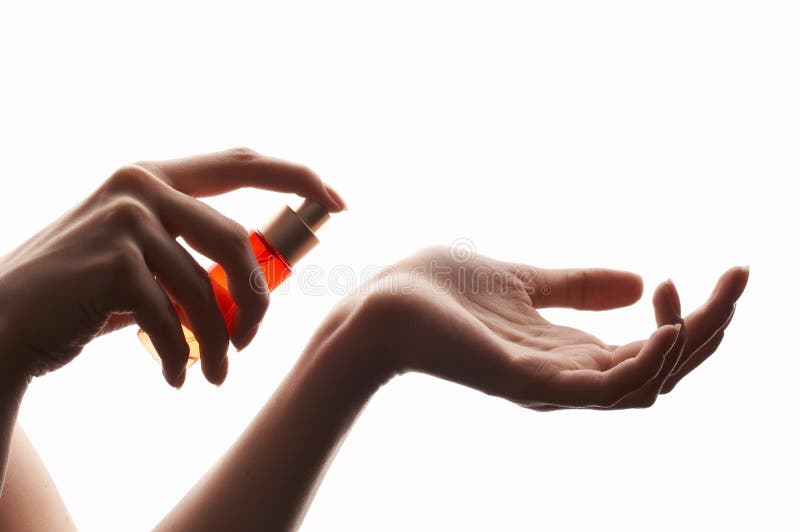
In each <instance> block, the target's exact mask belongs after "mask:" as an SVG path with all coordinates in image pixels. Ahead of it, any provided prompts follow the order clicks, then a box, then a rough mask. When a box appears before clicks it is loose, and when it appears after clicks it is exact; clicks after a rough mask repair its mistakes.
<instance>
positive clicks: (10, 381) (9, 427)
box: [0, 346, 28, 494]
mask: <svg viewBox="0 0 800 532" xmlns="http://www.w3.org/2000/svg"><path fill="white" fill-rule="evenodd" d="M4 356H7V353H4V352H2V347H1V346H0V494H2V492H3V486H4V484H5V477H6V465H7V463H8V453H9V449H10V448H11V435H12V434H13V432H14V425H15V424H16V422H17V412H19V406H20V404H21V403H22V397H23V396H24V395H25V391H26V390H27V389H28V380H27V379H26V378H24V377H22V376H20V375H18V373H17V372H16V371H14V369H13V367H11V366H10V365H9V364H6V363H5V362H6V359H4V358H3V357H4Z"/></svg>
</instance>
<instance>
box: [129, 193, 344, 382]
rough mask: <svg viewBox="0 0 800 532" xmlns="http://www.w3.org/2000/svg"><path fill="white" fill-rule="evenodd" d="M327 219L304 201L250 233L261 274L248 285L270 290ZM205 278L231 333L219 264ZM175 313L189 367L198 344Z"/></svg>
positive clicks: (232, 308) (232, 307)
mask: <svg viewBox="0 0 800 532" xmlns="http://www.w3.org/2000/svg"><path fill="white" fill-rule="evenodd" d="M329 218H330V214H329V213H328V211H326V210H325V208H324V207H322V205H320V204H319V203H316V202H315V201H312V200H308V199H307V200H304V201H303V203H302V204H300V207H298V208H297V209H296V210H292V209H290V208H289V207H284V208H283V209H281V210H280V211H279V212H278V214H277V215H275V217H274V218H273V219H272V220H271V221H269V222H267V223H266V224H265V225H264V226H263V227H262V228H261V229H260V230H255V231H253V232H251V233H250V245H251V246H252V248H253V251H254V252H255V254H256V259H257V260H258V265H259V267H260V268H261V273H262V274H263V278H262V279H258V278H253V277H251V282H253V281H255V282H254V285H255V286H253V288H254V289H264V288H265V287H266V288H267V289H269V290H270V291H272V290H274V289H275V287H277V286H278V285H280V284H281V283H282V282H283V281H284V280H285V279H286V278H287V277H289V275H290V274H291V273H292V268H293V267H294V266H295V264H297V261H299V260H300V259H301V258H302V257H303V256H304V255H305V254H306V253H308V252H309V251H310V250H311V249H312V248H313V247H314V246H316V245H317V243H319V240H318V239H317V236H316V234H315V233H316V231H317V230H318V229H319V228H320V227H321V226H322V224H324V223H325V222H326V221H327V220H328V219H329ZM208 276H209V278H210V279H211V286H212V287H213V289H214V295H215V296H216V299H217V304H218V305H219V308H220V310H221V311H222V317H223V318H224V319H225V325H226V326H227V327H228V332H231V330H232V329H233V319H234V316H235V315H236V304H235V303H234V301H233V299H232V298H231V296H230V293H229V292H228V282H227V279H226V277H225V272H224V271H223V269H222V267H221V266H220V265H218V264H215V265H214V266H212V267H211V268H210V269H209V270H208ZM262 282H263V284H261V283H262ZM175 310H176V312H177V313H178V317H179V318H180V320H181V325H182V327H183V334H184V336H186V343H187V344H188V345H189V361H188V362H187V367H189V366H191V365H192V364H194V363H195V362H196V361H197V360H198V359H199V358H200V345H199V343H198V342H197V339H196V338H195V336H194V333H193V332H192V331H191V329H189V327H188V320H186V317H185V315H184V313H183V310H181V308H180V306H178V305H175ZM138 336H139V340H140V341H141V342H142V345H144V347H145V349H147V351H148V352H149V353H150V354H151V355H152V356H153V358H155V359H156V360H157V361H158V362H159V363H160V362H161V358H160V357H159V356H158V353H157V351H156V350H155V347H154V346H153V343H152V341H151V340H150V337H149V336H148V335H147V333H146V332H144V331H143V330H141V329H140V330H139V332H138Z"/></svg>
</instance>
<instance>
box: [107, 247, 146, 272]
mask: <svg viewBox="0 0 800 532" xmlns="http://www.w3.org/2000/svg"><path fill="white" fill-rule="evenodd" d="M140 261H141V250H140V249H139V247H138V246H137V245H136V244H135V243H134V242H132V241H130V240H128V239H125V238H123V239H120V240H119V241H118V242H117V243H116V245H115V246H114V248H113V251H112V253H111V256H110V262H111V264H110V268H109V269H110V271H111V272H113V273H114V275H115V276H116V277H117V278H123V279H129V278H132V277H133V276H134V274H135V272H136V271H137V269H138V268H139V263H140Z"/></svg>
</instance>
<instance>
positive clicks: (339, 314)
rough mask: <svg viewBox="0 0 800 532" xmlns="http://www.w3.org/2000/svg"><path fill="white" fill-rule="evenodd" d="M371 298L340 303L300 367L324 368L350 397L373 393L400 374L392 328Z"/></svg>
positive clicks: (319, 332) (302, 359)
mask: <svg viewBox="0 0 800 532" xmlns="http://www.w3.org/2000/svg"><path fill="white" fill-rule="evenodd" d="M385 310H386V309H385V305H384V304H383V303H382V302H381V303H379V302H378V301H376V298H374V297H373V296H367V297H358V298H357V297H355V296H353V297H350V298H346V299H344V300H342V301H341V302H340V303H339V304H338V305H337V307H336V308H335V309H334V310H333V312H331V314H330V315H329V316H328V318H327V319H326V320H325V321H324V322H323V323H322V325H320V327H319V328H318V329H317V331H316V333H315V334H314V336H313V337H312V338H311V340H310V341H309V343H308V345H307V347H306V349H305V351H304V353H303V356H302V357H301V364H302V365H303V366H306V367H310V366H317V367H323V366H324V367H325V368H326V369H325V371H326V372H328V375H329V378H330V379H331V380H333V379H336V380H338V381H339V382H340V383H341V384H342V385H344V386H346V388H347V389H348V390H351V391H352V392H353V393H354V394H357V395H361V396H365V395H371V394H373V393H375V392H376V391H377V390H378V389H379V388H380V387H381V386H383V385H384V384H386V383H387V382H388V381H389V380H391V379H392V377H394V376H395V375H397V374H398V373H400V368H401V364H400V363H399V357H398V356H397V355H398V353H400V352H402V350H401V349H399V343H398V342H397V341H396V339H393V338H392V335H393V331H395V330H397V328H396V327H393V326H392V325H391V323H392V322H391V320H388V319H387V318H388V316H387V315H386V314H385Z"/></svg>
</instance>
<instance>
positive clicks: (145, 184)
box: [101, 164, 157, 194]
mask: <svg viewBox="0 0 800 532" xmlns="http://www.w3.org/2000/svg"><path fill="white" fill-rule="evenodd" d="M156 181H157V178H156V177H155V176H154V175H153V174H152V173H151V172H150V171H149V170H147V169H146V168H144V166H143V165H141V164H128V165H125V166H123V167H122V168H120V169H118V170H117V171H116V172H114V173H113V174H111V176H110V177H109V178H108V179H106V181H105V183H104V184H103V186H102V187H101V188H102V190H103V191H104V192H107V193H112V194H114V193H117V194H118V193H140V192H142V191H145V190H149V189H150V188H151V187H152V186H153V184H154V183H155V182H156Z"/></svg>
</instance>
